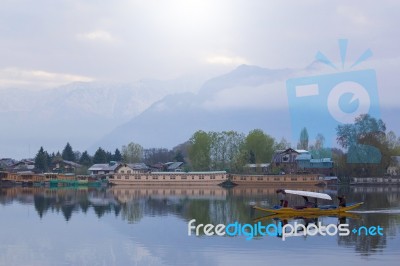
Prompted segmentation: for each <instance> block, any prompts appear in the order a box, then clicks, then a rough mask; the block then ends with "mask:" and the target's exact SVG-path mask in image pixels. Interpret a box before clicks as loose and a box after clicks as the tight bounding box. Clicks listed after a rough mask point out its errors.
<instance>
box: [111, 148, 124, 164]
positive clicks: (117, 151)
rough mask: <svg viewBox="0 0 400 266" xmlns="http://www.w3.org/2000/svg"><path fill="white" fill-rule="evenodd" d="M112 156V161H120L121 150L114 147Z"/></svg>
mask: <svg viewBox="0 0 400 266" xmlns="http://www.w3.org/2000/svg"><path fill="white" fill-rule="evenodd" d="M113 157H114V158H113V159H114V161H116V162H122V154H121V152H120V151H119V150H118V149H116V150H115V152H114V156H113Z"/></svg>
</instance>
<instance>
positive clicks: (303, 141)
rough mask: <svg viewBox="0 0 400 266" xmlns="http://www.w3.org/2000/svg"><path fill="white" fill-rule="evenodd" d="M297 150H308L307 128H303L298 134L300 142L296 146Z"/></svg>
mask: <svg viewBox="0 0 400 266" xmlns="http://www.w3.org/2000/svg"><path fill="white" fill-rule="evenodd" d="M297 148H298V149H301V150H308V131H307V128H303V129H302V130H301V132H300V140H299V143H298V144H297Z"/></svg>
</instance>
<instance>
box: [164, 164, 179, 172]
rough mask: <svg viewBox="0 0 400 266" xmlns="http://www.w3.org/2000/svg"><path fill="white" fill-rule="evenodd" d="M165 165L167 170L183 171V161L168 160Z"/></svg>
mask: <svg viewBox="0 0 400 266" xmlns="http://www.w3.org/2000/svg"><path fill="white" fill-rule="evenodd" d="M165 165H166V168H167V172H183V169H182V166H183V162H168V163H166V164H165Z"/></svg>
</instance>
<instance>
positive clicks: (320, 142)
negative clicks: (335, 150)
mask: <svg viewBox="0 0 400 266" xmlns="http://www.w3.org/2000/svg"><path fill="white" fill-rule="evenodd" d="M324 143H325V137H324V135H322V134H321V133H318V134H317V137H316V138H315V143H314V144H312V145H310V146H309V150H310V153H311V155H312V156H313V158H314V159H322V158H330V157H332V152H331V149H329V148H325V147H324Z"/></svg>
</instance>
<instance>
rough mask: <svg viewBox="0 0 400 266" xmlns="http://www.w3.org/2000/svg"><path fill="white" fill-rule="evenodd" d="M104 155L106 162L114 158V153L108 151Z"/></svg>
mask: <svg viewBox="0 0 400 266" xmlns="http://www.w3.org/2000/svg"><path fill="white" fill-rule="evenodd" d="M106 157H107V162H110V161H113V160H114V155H113V154H112V153H111V152H109V151H107V152H106Z"/></svg>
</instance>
